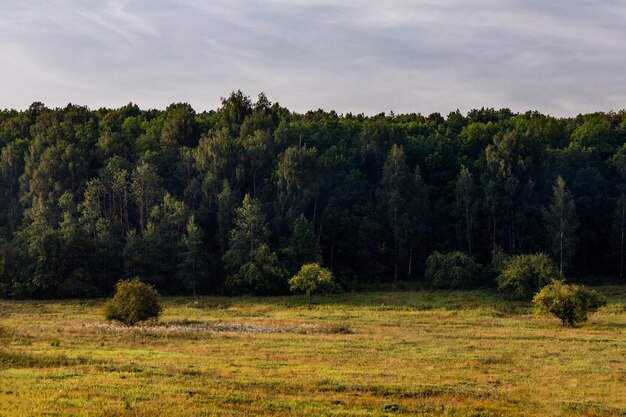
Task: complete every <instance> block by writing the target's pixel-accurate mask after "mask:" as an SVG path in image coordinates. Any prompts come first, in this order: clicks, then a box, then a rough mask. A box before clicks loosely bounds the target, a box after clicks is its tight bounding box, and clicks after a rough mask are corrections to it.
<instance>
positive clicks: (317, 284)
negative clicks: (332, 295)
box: [289, 263, 337, 304]
mask: <svg viewBox="0 0 626 417" xmlns="http://www.w3.org/2000/svg"><path fill="white" fill-rule="evenodd" d="M289 289H290V290H291V291H292V292H294V291H301V292H303V293H305V294H306V295H307V296H308V297H309V304H311V302H312V301H313V294H315V293H319V292H333V291H335V290H336V289H337V284H336V283H335V279H334V277H333V273H332V272H331V271H330V270H329V269H326V268H323V267H321V266H320V265H319V264H317V263H308V264H304V265H302V268H300V271H299V272H298V273H297V274H296V275H294V276H293V277H291V279H289Z"/></svg>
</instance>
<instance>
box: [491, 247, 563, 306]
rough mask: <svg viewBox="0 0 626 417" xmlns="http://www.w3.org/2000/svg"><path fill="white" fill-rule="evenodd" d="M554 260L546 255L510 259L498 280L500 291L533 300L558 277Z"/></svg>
mask: <svg viewBox="0 0 626 417" xmlns="http://www.w3.org/2000/svg"><path fill="white" fill-rule="evenodd" d="M558 274H559V272H558V271H557V270H556V268H555V267H554V264H553V263H552V260H551V259H550V257H548V256H547V255H546V254H544V253H535V254H531V255H517V256H513V257H512V258H510V259H509V260H508V261H507V262H506V264H505V265H504V267H503V268H502V271H501V272H500V275H499V276H498V278H497V281H498V289H499V290H500V291H502V292H505V293H508V294H511V295H513V296H514V297H517V298H525V299H531V298H532V297H533V295H534V294H535V293H536V292H537V291H539V290H540V289H541V288H543V287H544V286H546V285H548V284H549V283H550V282H552V281H553V280H554V279H555V278H557V277H558Z"/></svg>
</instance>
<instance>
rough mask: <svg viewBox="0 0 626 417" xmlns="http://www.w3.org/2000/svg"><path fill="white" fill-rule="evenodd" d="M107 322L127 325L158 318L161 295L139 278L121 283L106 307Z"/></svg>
mask: <svg viewBox="0 0 626 417" xmlns="http://www.w3.org/2000/svg"><path fill="white" fill-rule="evenodd" d="M104 310H105V316H106V318H107V320H116V321H119V322H122V323H124V324H126V325H129V326H133V325H135V324H136V323H138V322H140V321H144V320H148V319H152V318H158V317H159V315H160V314H161V311H162V307H161V301H160V297H159V293H158V292H157V291H156V290H155V289H154V287H153V286H152V285H149V284H146V283H143V282H141V280H140V279H139V278H133V279H130V280H122V281H119V282H118V283H117V284H116V285H115V295H114V296H113V299H111V300H109V301H107V303H106V304H105V306H104Z"/></svg>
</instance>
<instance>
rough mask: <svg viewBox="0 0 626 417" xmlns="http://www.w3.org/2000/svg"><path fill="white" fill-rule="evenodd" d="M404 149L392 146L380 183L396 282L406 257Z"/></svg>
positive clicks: (407, 177) (406, 173) (406, 224)
mask: <svg viewBox="0 0 626 417" xmlns="http://www.w3.org/2000/svg"><path fill="white" fill-rule="evenodd" d="M410 178H411V176H410V174H409V169H408V167H407V164H406V157H405V155H404V149H403V148H402V147H401V146H396V145H393V147H392V148H391V150H390V151H389V155H388V156H387V159H386V160H385V165H384V167H383V177H382V181H381V190H380V195H381V201H382V205H383V207H384V208H385V210H386V214H387V225H388V226H389V230H390V232H391V236H392V241H391V242H392V245H391V247H392V257H393V265H394V268H393V276H394V281H397V280H398V274H399V267H400V262H401V261H402V260H403V259H405V257H406V253H405V252H406V250H407V246H408V245H407V233H406V232H407V230H408V228H409V224H408V213H407V212H406V205H407V200H408V198H407V197H408V196H407V195H406V192H407V190H408V189H409V181H410Z"/></svg>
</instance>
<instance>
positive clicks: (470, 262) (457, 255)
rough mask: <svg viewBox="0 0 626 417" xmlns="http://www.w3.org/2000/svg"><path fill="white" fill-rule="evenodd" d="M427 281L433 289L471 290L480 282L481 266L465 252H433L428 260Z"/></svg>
mask: <svg viewBox="0 0 626 417" xmlns="http://www.w3.org/2000/svg"><path fill="white" fill-rule="evenodd" d="M426 279H427V280H428V281H430V283H431V286H432V287H433V288H449V289H457V288H471V287H475V286H476V285H478V283H479V282H480V265H479V264H478V263H476V261H475V260H474V258H472V257H471V256H468V255H466V254H465V253H463V252H450V253H440V252H433V253H432V254H431V255H430V256H429V257H428V259H426Z"/></svg>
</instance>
